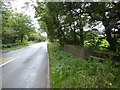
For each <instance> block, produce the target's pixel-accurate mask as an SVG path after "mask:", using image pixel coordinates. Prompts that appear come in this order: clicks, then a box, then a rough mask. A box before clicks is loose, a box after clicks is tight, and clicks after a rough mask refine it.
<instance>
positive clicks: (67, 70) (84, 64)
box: [48, 43, 120, 88]
mask: <svg viewBox="0 0 120 90" xmlns="http://www.w3.org/2000/svg"><path fill="white" fill-rule="evenodd" d="M48 52H49V56H50V81H51V87H54V88H79V87H80V88H120V76H119V75H120V69H119V66H120V63H118V62H114V61H112V60H111V59H108V60H106V61H104V63H101V62H99V60H97V59H91V58H87V59H83V58H80V57H79V58H78V57H75V56H73V55H71V54H68V53H66V52H64V51H63V50H61V48H60V47H59V44H58V43H49V44H48Z"/></svg>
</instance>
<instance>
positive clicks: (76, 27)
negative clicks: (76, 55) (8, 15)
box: [35, 2, 120, 52]
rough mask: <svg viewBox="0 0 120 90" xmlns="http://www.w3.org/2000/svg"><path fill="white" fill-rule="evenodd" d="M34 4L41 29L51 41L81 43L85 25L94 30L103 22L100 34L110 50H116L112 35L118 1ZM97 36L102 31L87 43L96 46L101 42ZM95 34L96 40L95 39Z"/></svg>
mask: <svg viewBox="0 0 120 90" xmlns="http://www.w3.org/2000/svg"><path fill="white" fill-rule="evenodd" d="M37 4H38V6H37V7H35V10H36V17H38V18H39V20H38V21H39V22H44V25H43V23H41V25H42V26H43V27H44V28H45V27H47V33H48V38H49V40H50V41H51V42H53V41H56V40H59V43H60V44H62V45H64V44H65V43H66V42H67V43H69V44H78V45H80V46H84V39H85V38H86V37H87V35H85V34H84V32H85V31H83V28H84V27H85V26H88V28H91V29H93V27H95V26H97V25H98V24H100V23H102V25H103V26H104V27H105V30H104V32H103V33H102V34H103V35H104V36H103V37H104V39H106V41H107V42H108V44H109V50H111V51H113V52H116V49H117V47H116V46H117V43H116V42H117V41H118V39H117V38H115V37H112V35H111V34H112V33H113V30H112V29H113V28H114V26H115V24H116V23H117V22H118V21H119V19H120V17H119V13H120V11H119V8H120V2H117V3H116V2H113V3H108V2H104V3H103V2H97V3H92V2H89V3H81V2H79V3H76V2H65V3H63V2H61V3H59V2H45V3H43V2H41V3H40V2H38V3H37ZM45 24H46V25H45ZM43 27H42V28H43ZM99 28H101V27H99ZM92 31H93V30H92ZM99 35H101V34H100V33H95V34H94V35H91V36H92V37H93V40H88V41H87V42H88V43H89V44H91V46H97V47H99V45H100V43H101V42H102V41H100V38H98V37H99ZM96 36H97V40H95V39H96ZM90 38H91V37H90ZM101 47H102V46H101ZM105 47H106V46H105ZM106 49H108V48H106Z"/></svg>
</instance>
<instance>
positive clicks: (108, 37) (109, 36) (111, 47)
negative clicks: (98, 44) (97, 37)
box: [106, 32, 117, 52]
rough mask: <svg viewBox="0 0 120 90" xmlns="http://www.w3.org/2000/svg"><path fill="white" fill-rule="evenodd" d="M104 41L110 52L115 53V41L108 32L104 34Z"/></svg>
mask: <svg viewBox="0 0 120 90" xmlns="http://www.w3.org/2000/svg"><path fill="white" fill-rule="evenodd" d="M106 39H107V41H108V43H109V45H110V51H113V52H116V43H117V42H116V39H115V38H114V37H112V36H111V33H110V32H106Z"/></svg>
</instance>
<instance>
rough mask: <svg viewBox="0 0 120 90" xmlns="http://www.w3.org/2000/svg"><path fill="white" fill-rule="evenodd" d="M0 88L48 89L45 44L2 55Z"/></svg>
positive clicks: (47, 61) (47, 60)
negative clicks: (0, 81)
mask: <svg viewBox="0 0 120 90" xmlns="http://www.w3.org/2000/svg"><path fill="white" fill-rule="evenodd" d="M2 59H3V61H4V60H5V61H6V60H9V61H10V62H9V63H7V64H5V65H3V66H2V67H1V68H2V88H49V69H48V66H49V59H48V53H47V43H46V42H42V43H37V44H34V45H31V46H27V47H24V48H22V49H19V50H15V51H11V52H8V53H4V54H3V55H2Z"/></svg>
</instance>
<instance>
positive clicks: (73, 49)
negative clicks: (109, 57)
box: [64, 45, 91, 58]
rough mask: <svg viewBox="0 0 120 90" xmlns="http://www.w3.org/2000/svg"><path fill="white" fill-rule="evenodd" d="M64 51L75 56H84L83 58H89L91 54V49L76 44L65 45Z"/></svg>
mask: <svg viewBox="0 0 120 90" xmlns="http://www.w3.org/2000/svg"><path fill="white" fill-rule="evenodd" d="M64 51H65V52H68V53H70V54H72V55H74V56H77V57H82V58H87V57H89V56H90V55H91V50H90V49H87V48H83V47H78V46H74V45H64Z"/></svg>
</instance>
